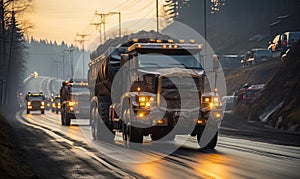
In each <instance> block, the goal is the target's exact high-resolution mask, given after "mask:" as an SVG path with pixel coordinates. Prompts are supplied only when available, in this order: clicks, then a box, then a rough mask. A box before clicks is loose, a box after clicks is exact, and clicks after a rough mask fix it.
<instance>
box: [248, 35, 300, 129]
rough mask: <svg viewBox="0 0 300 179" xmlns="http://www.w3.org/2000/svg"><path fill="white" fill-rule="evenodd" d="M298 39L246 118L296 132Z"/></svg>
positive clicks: (298, 114)
mask: <svg viewBox="0 0 300 179" xmlns="http://www.w3.org/2000/svg"><path fill="white" fill-rule="evenodd" d="M299 69H300V40H299V41H298V43H297V44H296V45H294V46H293V47H292V48H291V50H290V52H289V53H288V55H287V58H286V61H284V63H283V64H282V65H281V66H280V68H279V69H278V71H277V72H276V74H275V75H274V77H273V78H272V79H271V80H270V82H269V83H268V84H267V86H266V88H265V90H264V91H263V92H262V94H261V95H260V96H259V97H258V98H257V100H256V101H255V102H254V104H253V105H252V106H251V111H250V115H249V118H248V119H249V120H263V121H265V122H267V123H268V124H269V125H270V126H272V127H275V128H279V129H284V130H289V131H297V132H299V131H300V93H299V91H300V70H299Z"/></svg>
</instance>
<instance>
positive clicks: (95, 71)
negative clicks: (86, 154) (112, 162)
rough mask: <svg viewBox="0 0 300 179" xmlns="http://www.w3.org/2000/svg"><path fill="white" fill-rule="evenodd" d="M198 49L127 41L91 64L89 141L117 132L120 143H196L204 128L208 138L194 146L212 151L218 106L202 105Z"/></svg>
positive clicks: (151, 41) (219, 112) (107, 138)
mask: <svg viewBox="0 0 300 179" xmlns="http://www.w3.org/2000/svg"><path fill="white" fill-rule="evenodd" d="M201 50H202V45H199V44H193V43H192V44H191V43H189V44H187V43H182V42H181V43H180V42H177V43H175V42H174V40H160V39H133V40H131V41H129V42H127V43H125V44H122V45H119V46H117V47H110V48H109V49H108V50H107V51H106V52H105V53H104V54H102V55H100V56H98V57H97V58H95V59H91V62H90V63H89V71H88V83H89V84H88V85H89V89H90V96H91V97H90V101H91V105H90V123H91V131H92V136H93V138H94V139H96V140H103V141H110V140H111V141H112V140H113V139H114V134H115V133H116V132H122V136H123V141H125V142H124V143H125V144H126V143H143V136H149V135H150V136H151V139H152V141H157V140H173V139H174V138H175V135H180V134H190V135H191V136H197V140H198V142H199V141H200V139H201V136H202V133H203V131H204V129H205V128H206V127H207V129H208V130H211V131H213V136H212V137H211V138H209V141H208V142H207V143H206V144H205V145H202V146H200V147H201V148H205V149H213V148H214V147H215V146H216V143H217V138H218V128H219V126H220V123H221V120H222V115H223V113H222V110H221V107H219V106H218V107H214V108H211V107H210V105H203V104H204V101H203V96H202V94H203V89H204V87H203V86H204V79H205V72H204V70H203V68H202V65H201V63H200V61H201V60H200V58H201V53H200V52H201ZM216 97H218V95H216ZM217 100H219V98H218V99H217ZM219 101H220V100H219ZM206 102H207V101H206ZM212 102H216V99H215V100H214V101H212Z"/></svg>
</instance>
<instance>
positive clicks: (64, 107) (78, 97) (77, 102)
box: [60, 79, 90, 126]
mask: <svg viewBox="0 0 300 179" xmlns="http://www.w3.org/2000/svg"><path fill="white" fill-rule="evenodd" d="M60 103H61V124H62V125H67V126H69V125H70V124H71V119H76V118H88V117H89V116H88V115H89V111H90V108H89V106H90V104H89V91H88V88H87V81H86V80H73V79H70V80H66V81H64V82H62V87H61V89H60Z"/></svg>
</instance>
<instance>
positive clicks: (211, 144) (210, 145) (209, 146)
mask: <svg viewBox="0 0 300 179" xmlns="http://www.w3.org/2000/svg"><path fill="white" fill-rule="evenodd" d="M201 135H202V133H198V134H197V141H198V143H199V142H200V138H201ZM217 141H218V132H217V133H216V134H215V136H214V137H213V138H212V139H211V141H210V142H209V143H208V144H207V145H206V146H204V147H201V149H203V150H213V149H214V148H215V147H216V145H217Z"/></svg>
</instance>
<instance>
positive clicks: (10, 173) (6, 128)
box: [0, 114, 39, 178]
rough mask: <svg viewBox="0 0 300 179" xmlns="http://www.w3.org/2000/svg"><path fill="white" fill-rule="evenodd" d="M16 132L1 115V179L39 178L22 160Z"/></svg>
mask: <svg viewBox="0 0 300 179" xmlns="http://www.w3.org/2000/svg"><path fill="white" fill-rule="evenodd" d="M15 140H16V137H15V134H14V130H13V129H12V127H11V126H10V125H9V124H8V122H7V121H6V119H5V118H4V117H3V116H2V115H1V114H0V151H1V152H0V176H1V178H39V177H37V176H35V175H34V174H33V172H32V171H31V170H30V169H29V168H28V167H27V165H26V164H24V163H23V162H22V160H20V152H21V150H20V148H18V146H17V145H16V143H15Z"/></svg>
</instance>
